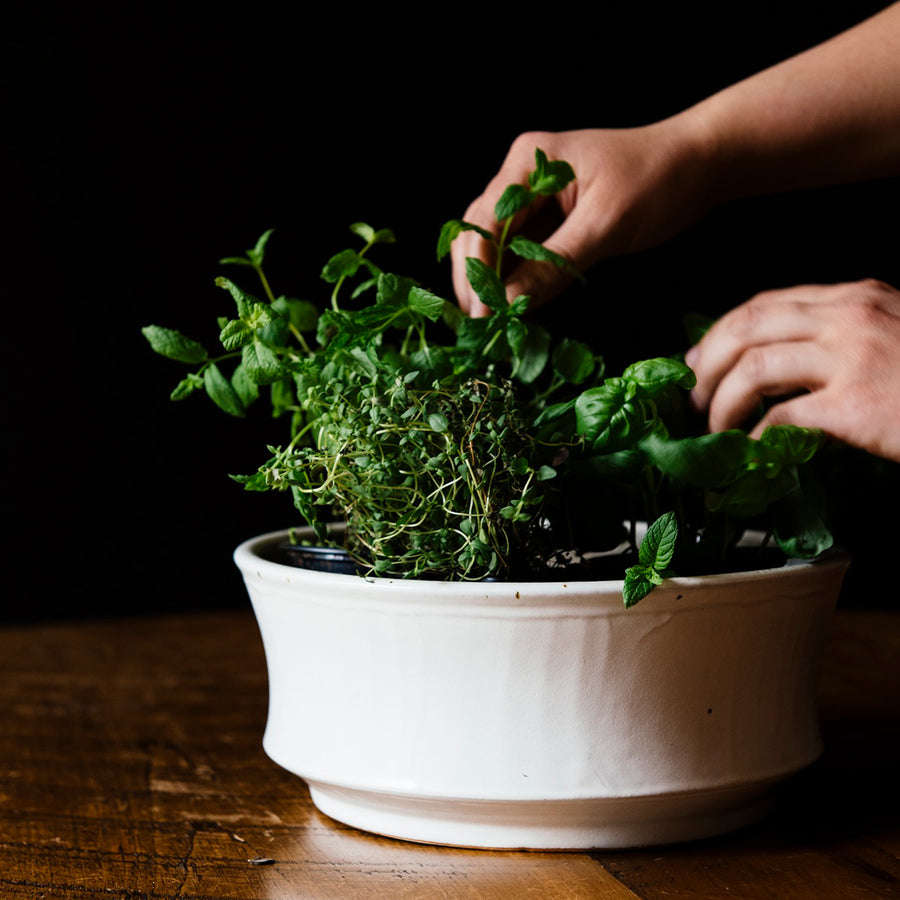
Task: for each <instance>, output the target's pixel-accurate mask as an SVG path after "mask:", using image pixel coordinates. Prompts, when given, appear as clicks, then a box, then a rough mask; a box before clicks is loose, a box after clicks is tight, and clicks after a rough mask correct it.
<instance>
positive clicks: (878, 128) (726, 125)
mask: <svg viewBox="0 0 900 900" xmlns="http://www.w3.org/2000/svg"><path fill="white" fill-rule="evenodd" d="M668 124H669V125H670V126H671V128H672V130H673V131H675V132H676V133H679V134H681V135H683V136H685V139H687V140H689V141H690V142H691V144H692V146H691V151H690V152H691V153H692V154H693V157H694V160H695V164H696V165H698V166H701V167H702V168H703V170H704V174H703V179H702V181H703V184H704V185H705V186H706V188H707V190H706V196H705V198H704V203H705V205H707V206H713V205H716V204H717V203H721V202H724V201H727V200H732V199H736V198H739V197H743V196H750V195H754V194H762V193H774V192H777V191H782V190H793V189H797V188H806V187H818V186H823V185H827V184H835V183H842V182H850V181H856V180H861V179H868V178H878V177H884V176H894V175H900V3H895V4H893V5H892V6H890V7H888V8H887V9H885V10H883V11H882V12H881V13H879V14H877V15H876V16H874V17H872V18H871V19H868V20H866V21H865V22H863V23H861V24H860V25H858V26H856V27H854V28H852V29H850V30H849V31H846V32H844V33H843V34H840V35H838V36H837V37H835V38H832V39H831V40H829V41H827V42H825V43H824V44H820V45H818V46H817V47H814V48H812V49H810V50H808V51H806V52H804V53H801V54H799V55H798V56H794V57H792V58H790V59H788V60H786V61H785V62H782V63H780V64H778V65H776V66H773V67H772V68H769V69H766V70H764V71H762V72H760V73H758V74H756V75H754V76H752V77H750V78H747V79H746V80H744V81H741V82H738V83H737V84H734V85H732V86H731V87H728V88H726V89H725V90H723V91H720V92H719V93H717V94H714V95H712V96H711V97H709V98H707V99H706V100H704V101H702V102H700V103H698V104H697V105H696V106H693V107H691V108H690V109H688V110H686V111H685V112H683V113H681V114H679V115H677V116H675V117H673V119H671V120H669V123H668Z"/></svg>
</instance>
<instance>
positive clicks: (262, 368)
mask: <svg viewBox="0 0 900 900" xmlns="http://www.w3.org/2000/svg"><path fill="white" fill-rule="evenodd" d="M241 362H242V365H243V366H244V368H245V369H246V371H247V375H248V377H249V378H250V379H251V380H253V381H255V382H256V383H257V384H271V383H272V382H273V381H277V380H278V379H279V378H282V377H284V368H283V367H282V365H281V360H280V359H279V358H278V354H276V353H275V351H274V350H272V348H271V347H268V346H267V345H266V344H264V343H263V342H262V341H259V340H254V341H251V342H250V343H249V344H245V345H244V348H243V351H242V353H241Z"/></svg>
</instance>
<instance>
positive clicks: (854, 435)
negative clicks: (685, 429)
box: [686, 279, 900, 461]
mask: <svg viewBox="0 0 900 900" xmlns="http://www.w3.org/2000/svg"><path fill="white" fill-rule="evenodd" d="M686 361H687V363H688V365H689V366H691V368H693V369H694V372H695V373H696V375H697V386H696V387H695V388H694V391H693V392H692V402H693V403H694V405H695V406H696V407H697V408H698V409H699V410H700V411H702V412H707V413H708V416H709V429H710V431H721V430H724V429H728V428H733V427H739V426H742V425H744V424H745V423H746V422H747V420H748V419H750V418H751V416H752V414H753V412H754V410H755V409H756V408H757V407H758V404H759V402H760V400H762V399H763V398H766V397H776V398H785V399H783V400H779V401H778V402H776V403H775V405H774V406H772V407H771V408H770V409H769V410H768V411H767V412H766V413H765V415H764V416H763V417H762V419H760V421H759V422H757V423H756V424H755V426H754V427H753V429H752V431H751V434H752V435H753V436H754V437H758V436H759V435H760V434H761V433H762V431H763V429H765V428H766V427H767V426H768V425H779V424H791V425H800V426H805V427H808V428H820V429H822V430H823V431H825V432H826V433H828V434H830V435H831V436H832V437H835V438H837V439H839V440H841V441H844V442H845V443H847V444H852V445H853V446H856V447H860V448H862V449H864V450H868V451H870V452H871V453H875V454H877V455H878V456H883V457H886V458H888V459H892V460H895V461H900V291H898V290H897V289H896V288H893V287H890V286H889V285H886V284H883V283H881V282H879V281H874V280H871V279H870V280H865V281H860V282H855V283H851V284H838V285H828V286H823V285H805V286H801V287H795V288H788V289H786V290H775V291H767V292H765V293H762V294H758V295H757V296H756V297H754V298H752V299H751V300H749V301H747V302H746V303H744V304H742V305H741V306H738V307H736V308H735V309H733V310H731V311H730V312H729V313H727V314H726V315H724V316H723V317H722V318H721V319H719V320H718V321H717V322H716V323H715V324H714V325H713V326H712V328H710V330H709V331H708V332H707V334H706V335H705V336H704V338H703V339H702V340H701V341H700V343H699V344H698V345H697V346H696V347H694V348H692V349H691V350H690V351H689V352H688V354H687V357H686Z"/></svg>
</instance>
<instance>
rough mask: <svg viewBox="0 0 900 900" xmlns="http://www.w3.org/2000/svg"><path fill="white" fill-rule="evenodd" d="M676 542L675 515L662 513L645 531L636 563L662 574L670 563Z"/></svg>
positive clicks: (676, 524)
mask: <svg viewBox="0 0 900 900" xmlns="http://www.w3.org/2000/svg"><path fill="white" fill-rule="evenodd" d="M677 540H678V522H677V520H676V518H675V513H674V512H667V513H664V514H663V515H661V516H660V517H659V518H658V519H657V520H656V521H655V522H654V523H653V524H652V525H651V526H650V527H649V528H648V529H647V533H646V534H645V535H644V539H643V541H641V547H640V550H639V551H638V562H640V564H641V565H643V566H650V567H652V568H653V569H655V570H656V572H657V573H662V572H663V570H664V569H666V568H667V567H668V565H669V563H670V562H671V561H672V556H673V554H674V553H675V544H676V542H677Z"/></svg>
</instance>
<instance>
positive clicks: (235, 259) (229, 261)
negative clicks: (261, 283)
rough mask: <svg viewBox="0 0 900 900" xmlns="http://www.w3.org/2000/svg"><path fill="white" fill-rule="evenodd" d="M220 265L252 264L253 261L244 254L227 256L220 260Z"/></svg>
mask: <svg viewBox="0 0 900 900" xmlns="http://www.w3.org/2000/svg"><path fill="white" fill-rule="evenodd" d="M219 265H220V266H252V265H253V263H252V262H250V260H249V259H246V258H245V257H243V256H225V257H223V258H222V259H220V260H219Z"/></svg>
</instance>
